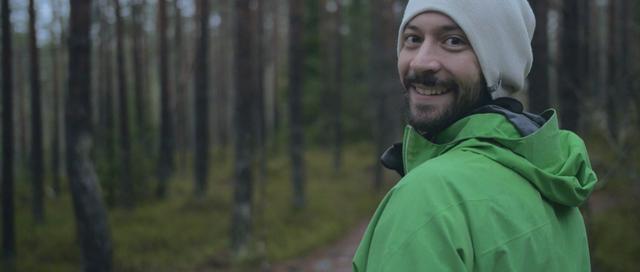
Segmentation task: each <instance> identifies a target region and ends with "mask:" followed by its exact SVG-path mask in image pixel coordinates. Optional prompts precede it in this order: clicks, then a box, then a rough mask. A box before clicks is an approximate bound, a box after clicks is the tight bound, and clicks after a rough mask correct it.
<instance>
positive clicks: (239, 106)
mask: <svg viewBox="0 0 640 272" xmlns="http://www.w3.org/2000/svg"><path fill="white" fill-rule="evenodd" d="M251 2H252V0H236V1H235V9H236V14H235V18H236V21H235V23H236V28H237V29H236V32H235V33H236V34H235V39H236V40H235V41H236V48H235V51H234V56H235V60H236V66H235V67H236V72H235V75H234V76H235V84H236V92H235V93H236V98H235V101H236V103H235V122H234V126H235V135H236V141H235V152H236V159H235V178H236V180H235V188H234V204H233V215H232V221H231V224H232V225H231V248H232V250H233V255H234V257H235V258H236V259H244V258H246V257H247V256H248V254H249V247H250V242H251V219H252V192H253V184H252V173H251V172H252V171H251V168H252V161H253V158H252V147H253V145H254V138H253V133H254V125H253V124H254V122H253V120H252V119H253V113H252V109H253V107H252V106H253V103H252V101H253V99H254V98H253V97H254V95H255V86H256V82H257V76H256V74H255V69H254V68H253V67H254V64H255V60H256V57H255V51H254V50H253V47H252V46H253V44H254V43H255V42H256V40H255V37H254V33H252V32H251V31H252V30H253V29H254V27H253V26H254V25H255V23H256V21H255V20H256V16H255V13H254V12H253V11H252V8H251Z"/></svg>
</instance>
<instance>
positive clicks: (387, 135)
mask: <svg viewBox="0 0 640 272" xmlns="http://www.w3.org/2000/svg"><path fill="white" fill-rule="evenodd" d="M390 10H393V1H392V0H375V1H374V3H373V7H372V16H371V18H372V22H371V28H372V29H374V30H375V31H373V35H372V36H371V39H372V40H371V52H370V54H369V55H370V56H371V58H370V59H371V71H370V73H371V77H370V78H371V83H370V84H371V89H372V92H373V101H372V102H373V105H375V109H374V111H375V112H374V116H375V119H374V124H373V127H374V135H375V136H374V138H375V145H376V154H375V155H374V159H375V160H374V166H375V172H374V179H373V188H374V189H375V190H377V191H379V190H381V189H382V185H383V180H384V172H383V169H382V166H381V164H380V159H379V158H380V155H381V154H382V153H383V152H384V150H385V149H386V148H387V147H388V146H389V144H391V143H390V141H391V137H392V135H391V133H392V131H393V128H392V123H393V122H395V121H396V120H393V118H391V116H392V114H391V112H390V111H389V107H390V106H391V105H389V104H390V102H391V99H390V98H391V97H392V94H391V93H390V92H392V91H394V90H395V89H394V88H393V87H392V86H394V85H393V83H392V82H390V81H391V80H395V78H393V74H395V71H394V70H395V69H394V67H395V63H394V59H395V52H396V51H395V42H394V41H395V35H396V33H395V31H396V30H395V24H394V23H393V22H394V15H393V13H392V12H389V11H390Z"/></svg>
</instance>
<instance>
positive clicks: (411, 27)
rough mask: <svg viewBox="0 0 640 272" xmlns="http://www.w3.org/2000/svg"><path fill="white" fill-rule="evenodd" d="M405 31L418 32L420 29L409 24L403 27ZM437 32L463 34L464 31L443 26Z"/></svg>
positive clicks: (455, 27)
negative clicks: (457, 32) (458, 32)
mask: <svg viewBox="0 0 640 272" xmlns="http://www.w3.org/2000/svg"><path fill="white" fill-rule="evenodd" d="M407 30H412V31H420V28H419V27H417V26H415V25H412V24H409V25H407V27H405V31H407ZM438 31H439V32H449V31H460V32H463V33H464V31H462V29H461V28H460V27H458V26H457V25H443V26H441V27H439V28H438ZM403 32H404V31H403Z"/></svg>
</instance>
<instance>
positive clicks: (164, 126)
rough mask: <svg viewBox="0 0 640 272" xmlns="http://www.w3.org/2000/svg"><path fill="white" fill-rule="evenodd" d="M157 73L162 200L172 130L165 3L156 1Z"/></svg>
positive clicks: (159, 191)
mask: <svg viewBox="0 0 640 272" xmlns="http://www.w3.org/2000/svg"><path fill="white" fill-rule="evenodd" d="M158 33H159V34H158V58H159V60H158V72H159V80H160V159H159V161H158V188H157V191H156V195H157V196H158V197H159V198H164V197H165V196H166V193H167V181H168V180H169V177H170V176H171V173H172V172H173V132H172V131H173V130H172V124H171V109H170V101H171V97H170V93H169V82H168V79H169V71H168V65H169V62H168V61H169V60H168V54H167V3H166V0H159V1H158Z"/></svg>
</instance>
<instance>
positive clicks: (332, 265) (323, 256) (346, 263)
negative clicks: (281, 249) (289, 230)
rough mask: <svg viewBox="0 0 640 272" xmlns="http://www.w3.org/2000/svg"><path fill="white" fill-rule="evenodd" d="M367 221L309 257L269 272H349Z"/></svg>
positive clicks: (288, 262)
mask: <svg viewBox="0 0 640 272" xmlns="http://www.w3.org/2000/svg"><path fill="white" fill-rule="evenodd" d="M368 223H369V221H368V220H365V221H362V222H361V223H360V224H358V226H357V227H356V228H355V229H354V230H352V231H351V232H350V233H348V234H347V235H346V236H345V237H344V238H342V239H341V240H339V241H338V242H336V243H335V244H332V245H330V246H328V247H326V248H323V249H320V250H318V251H316V252H314V253H312V254H310V255H309V256H306V257H302V258H299V259H294V260H290V261H287V262H285V263H281V264H278V265H275V266H274V267H272V268H271V269H267V270H266V271H269V272H324V271H331V272H351V260H352V259H353V254H354V253H355V251H356V248H357V247H358V244H359V243H360V239H361V238H362V234H363V233H364V231H365V229H366V227H367V224H368Z"/></svg>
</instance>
